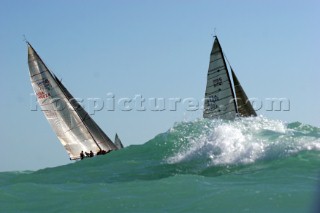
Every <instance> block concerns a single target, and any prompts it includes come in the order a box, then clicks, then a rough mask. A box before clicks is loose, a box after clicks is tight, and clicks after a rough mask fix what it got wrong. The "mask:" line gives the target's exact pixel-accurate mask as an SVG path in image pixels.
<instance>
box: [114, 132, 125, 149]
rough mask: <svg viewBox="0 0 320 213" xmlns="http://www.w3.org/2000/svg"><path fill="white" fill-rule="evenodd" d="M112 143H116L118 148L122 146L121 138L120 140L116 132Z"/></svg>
mask: <svg viewBox="0 0 320 213" xmlns="http://www.w3.org/2000/svg"><path fill="white" fill-rule="evenodd" d="M114 144H115V145H116V147H117V148H118V149H122V148H123V144H122V143H121V140H120V138H119V136H118V134H116V137H115V139H114Z"/></svg>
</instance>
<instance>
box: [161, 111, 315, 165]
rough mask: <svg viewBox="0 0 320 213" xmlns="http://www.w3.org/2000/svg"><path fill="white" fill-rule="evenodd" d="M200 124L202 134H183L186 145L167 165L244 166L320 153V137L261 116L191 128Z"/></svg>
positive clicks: (210, 122) (171, 157) (201, 123)
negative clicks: (308, 152)
mask: <svg viewBox="0 0 320 213" xmlns="http://www.w3.org/2000/svg"><path fill="white" fill-rule="evenodd" d="M199 123H200V128H202V131H200V133H199V134H194V133H192V132H189V133H188V132H185V134H184V136H183V137H184V138H183V140H186V141H187V143H185V144H184V145H183V146H181V147H180V148H179V149H178V150H176V151H175V152H174V154H173V155H172V156H170V157H168V158H167V159H166V161H167V163H170V164H174V163H180V162H188V161H197V160H202V161H203V162H205V163H206V164H209V165H208V166H212V165H228V164H247V163H253V162H255V161H257V160H262V159H270V158H279V157H285V156H288V155H291V154H293V153H297V152H299V151H302V150H320V137H319V134H318V135H310V134H308V132H306V130H305V129H303V130H295V129H294V128H293V129H290V128H288V125H287V124H286V123H284V122H282V121H279V120H271V119H267V118H265V117H263V116H260V117H256V118H241V119H237V120H235V121H217V120H213V121H207V120H198V121H194V122H193V124H192V125H195V126H198V125H199ZM181 125H186V124H181ZM188 125H190V123H189V124H188ZM175 129H176V127H173V128H172V129H171V130H170V132H171V133H174V132H175ZM181 129H183V128H182V127H181V126H179V130H181ZM176 143H180V142H179V141H176Z"/></svg>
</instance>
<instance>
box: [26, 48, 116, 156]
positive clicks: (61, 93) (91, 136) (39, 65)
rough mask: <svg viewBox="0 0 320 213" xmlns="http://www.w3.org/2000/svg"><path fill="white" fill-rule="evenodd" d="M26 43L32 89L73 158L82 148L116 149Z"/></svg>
mask: <svg viewBox="0 0 320 213" xmlns="http://www.w3.org/2000/svg"><path fill="white" fill-rule="evenodd" d="M27 45H28V64H29V71H30V78H31V84H32V87H33V90H34V92H35V94H36V96H37V100H38V103H39V105H40V107H41V109H42V111H43V112H44V115H45V117H46V118H47V120H48V122H49V123H50V125H51V127H52V129H53V130H54V132H55V133H56V135H57V137H58V139H59V140H60V142H61V143H62V145H63V146H64V148H65V149H66V151H67V153H68V154H69V156H70V159H71V160H74V159H78V158H79V157H80V152H81V151H84V152H90V151H92V152H93V153H97V152H99V151H102V150H104V151H106V152H109V151H111V150H115V149H117V147H116V146H115V145H114V144H113V143H112V141H111V140H110V139H109V137H108V136H107V135H106V134H105V133H104V132H103V131H102V130H101V129H100V127H99V126H98V125H97V124H96V123H95V122H94V120H92V118H91V117H90V116H89V114H88V113H87V112H86V111H85V110H84V109H83V108H82V106H80V105H79V104H78V102H77V101H76V100H75V99H74V98H73V96H72V95H71V94H70V92H69V91H68V90H67V89H66V88H65V86H64V85H63V84H62V82H61V81H60V80H59V79H58V78H57V77H56V76H55V75H54V74H53V73H52V72H51V71H50V70H49V69H48V68H47V66H46V65H45V64H44V63H43V61H42V60H41V58H40V57H39V55H38V54H37V52H36V51H35V50H34V49H33V47H32V46H31V44H30V43H29V42H27Z"/></svg>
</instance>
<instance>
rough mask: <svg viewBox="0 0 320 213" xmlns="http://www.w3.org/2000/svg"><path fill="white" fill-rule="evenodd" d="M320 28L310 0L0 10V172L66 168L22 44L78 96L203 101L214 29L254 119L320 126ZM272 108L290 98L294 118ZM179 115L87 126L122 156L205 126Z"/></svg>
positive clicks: (6, 6) (59, 4)
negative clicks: (171, 133) (183, 126)
mask: <svg viewBox="0 0 320 213" xmlns="http://www.w3.org/2000/svg"><path fill="white" fill-rule="evenodd" d="M319 20H320V2H319V1H316V0H314V1H310V0H308V1H277V0H273V1H272V0H271V1H253V0H244V1H236V0H234V1H191V0H190V1H177V0H174V1H166V0H164V1H129V0H128V1H75V0H70V1H62V0H61V1H60V0H56V1H22V0H21V1H16V0H10V1H6V0H2V1H1V2H0V29H1V30H0V47H1V51H0V68H1V69H0V73H1V76H0V82H1V83H0V89H1V91H2V99H1V105H0V107H1V109H0V113H1V118H2V119H1V120H0V129H1V134H0V143H1V150H2V154H1V155H0V161H1V164H0V171H10V170H35V169H39V168H45V167H52V166H57V165H62V164H66V163H69V160H68V156H67V154H66V152H65V150H64V149H63V147H62V145H61V144H60V142H59V141H58V139H57V137H56V136H55V134H54V133H53V131H52V129H51V127H50V126H49V124H48V122H47V121H46V119H45V117H44V115H43V113H42V112H41V111H32V110H31V108H32V107H33V105H34V103H33V100H34V99H32V96H30V94H31V93H33V90H32V87H31V84H30V80H29V71H28V64H27V47H26V44H25V43H24V42H23V35H26V37H27V39H28V40H29V42H31V44H32V45H33V46H34V48H35V49H36V51H37V52H38V53H39V55H40V56H41V57H42V59H43V60H44V61H45V63H46V64H47V65H48V67H49V68H50V69H51V71H53V72H54V73H55V74H56V75H57V76H58V77H59V78H61V79H62V81H63V83H64V84H65V86H66V87H67V88H68V89H69V91H70V92H71V93H72V94H73V95H74V96H75V97H78V98H83V99H85V100H88V98H100V100H102V101H106V98H107V97H108V96H107V94H108V93H113V94H114V95H115V100H116V101H117V100H118V99H120V98H134V97H135V96H136V95H141V96H142V97H144V98H146V99H149V98H153V97H154V98H164V99H165V100H168V99H170V98H181V99H185V98H190V97H191V98H194V99H196V100H201V99H202V98H203V96H204V90H205V85H206V75H207V69H208V64H209V54H210V51H211V47H212V42H213V39H212V34H213V33H214V28H216V33H217V35H218V36H219V40H220V43H221V45H222V48H223V50H224V52H225V53H226V55H227V57H228V59H229V61H230V62H231V64H232V66H233V68H234V70H235V72H236V73H237V75H238V78H239V80H240V82H241V83H242V85H243V87H244V89H245V91H246V92H247V95H248V96H249V97H251V98H257V99H258V100H261V101H262V103H263V104H264V107H263V108H262V109H261V110H259V111H258V112H257V113H258V114H261V115H264V116H266V117H268V118H272V119H279V120H283V121H286V122H293V121H299V122H302V123H306V124H311V125H314V126H320V107H319V106H320V101H319V98H318V91H320V84H319V77H320V74H319V73H320V72H319V68H318V67H319V63H318V62H319V61H320V51H319V43H320V42H319V40H320V30H319ZM268 98H287V99H288V100H290V110H289V111H267V107H266V105H267V104H268V103H267V101H266V100H267V99H268ZM85 103H86V102H85ZM89 104H90V102H89ZM87 107H88V106H87ZM185 107H186V105H184V104H182V103H180V104H178V106H177V110H176V111H170V110H169V109H168V108H166V109H165V110H164V111H152V110H151V109H150V107H149V106H148V105H147V106H146V108H147V109H146V111H138V110H136V109H135V108H134V109H133V110H131V111H122V110H120V109H118V110H117V108H116V110H115V111H108V110H106V109H105V108H104V109H102V110H100V111H98V112H96V113H95V114H94V115H93V116H92V117H93V119H94V120H95V121H96V122H97V123H98V124H99V125H100V127H101V128H102V129H103V130H105V132H106V133H107V134H108V135H109V136H110V138H112V139H114V135H115V133H116V132H117V133H118V134H119V136H120V138H121V139H122V141H123V143H124V144H125V145H126V146H128V145H131V144H142V143H145V142H146V141H148V140H149V139H152V138H153V137H154V136H155V135H157V134H159V133H162V132H165V131H166V130H168V129H169V128H170V127H172V126H173V124H174V123H175V122H179V121H183V120H187V121H188V120H193V119H195V118H197V117H201V111H199V110H198V111H195V112H191V111H187V110H186V109H185Z"/></svg>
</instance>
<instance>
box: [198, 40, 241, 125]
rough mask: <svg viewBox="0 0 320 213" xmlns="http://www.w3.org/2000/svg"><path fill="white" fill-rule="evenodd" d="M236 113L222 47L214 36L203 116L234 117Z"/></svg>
mask: <svg viewBox="0 0 320 213" xmlns="http://www.w3.org/2000/svg"><path fill="white" fill-rule="evenodd" d="M237 113H238V111H237V107H236V103H235V98H234V92H233V89H232V86H231V81H230V76H229V73H228V69H227V66H226V62H225V59H224V56H223V53H222V49H221V46H220V43H219V40H218V38H217V37H215V40H214V43H213V47H212V51H211V54H210V64H209V70H208V76H207V87H206V92H205V103H204V112H203V117H204V118H221V119H234V118H235V117H236V114H237Z"/></svg>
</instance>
